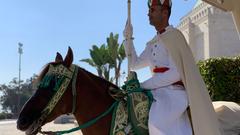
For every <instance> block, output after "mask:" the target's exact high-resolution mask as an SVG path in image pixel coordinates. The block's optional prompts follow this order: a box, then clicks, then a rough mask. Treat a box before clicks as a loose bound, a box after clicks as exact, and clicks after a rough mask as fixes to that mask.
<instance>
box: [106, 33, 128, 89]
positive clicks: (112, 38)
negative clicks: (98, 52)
mask: <svg viewBox="0 0 240 135" xmlns="http://www.w3.org/2000/svg"><path fill="white" fill-rule="evenodd" d="M118 37H119V35H118V34H116V35H114V34H113V33H110V35H109V37H108V38H107V46H108V53H109V56H110V59H111V60H110V62H111V63H110V64H111V65H113V67H114V73H115V74H114V79H115V84H116V85H118V84H119V78H120V71H121V65H122V62H123V60H124V59H125V58H126V54H125V50H124V46H123V43H122V44H121V45H120V44H119V43H118Z"/></svg>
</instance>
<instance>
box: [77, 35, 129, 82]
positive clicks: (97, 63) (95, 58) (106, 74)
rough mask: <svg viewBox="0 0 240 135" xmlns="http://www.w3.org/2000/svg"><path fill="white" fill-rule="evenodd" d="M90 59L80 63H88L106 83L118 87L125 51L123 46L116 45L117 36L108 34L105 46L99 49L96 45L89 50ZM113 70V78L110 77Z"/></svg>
mask: <svg viewBox="0 0 240 135" xmlns="http://www.w3.org/2000/svg"><path fill="white" fill-rule="evenodd" d="M90 56H91V58H87V59H82V60H80V61H82V62H86V63H88V64H89V65H90V66H93V67H95V68H96V70H97V72H98V75H99V76H100V77H102V78H105V79H106V80H108V81H111V82H113V80H115V84H116V85H118V83H119V77H120V71H121V64H122V62H123V60H124V59H125V57H126V55H125V50H124V46H123V44H121V45H119V43H118V34H116V35H114V34H113V33H110V36H109V37H108V38H107V45H105V44H102V45H101V46H100V47H97V46H96V45H93V46H92V49H90ZM113 68H114V77H110V71H111V69H113Z"/></svg>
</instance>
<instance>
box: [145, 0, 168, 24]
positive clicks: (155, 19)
mask: <svg viewBox="0 0 240 135" xmlns="http://www.w3.org/2000/svg"><path fill="white" fill-rule="evenodd" d="M148 16H149V21H150V24H151V25H153V26H155V27H162V26H164V25H165V23H166V22H168V18H169V17H168V8H167V7H165V6H160V5H156V6H152V7H150V8H149V12H148Z"/></svg>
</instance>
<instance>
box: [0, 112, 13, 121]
mask: <svg viewBox="0 0 240 135" xmlns="http://www.w3.org/2000/svg"><path fill="white" fill-rule="evenodd" d="M12 117H13V114H11V113H5V112H2V113H0V120H3V119H12Z"/></svg>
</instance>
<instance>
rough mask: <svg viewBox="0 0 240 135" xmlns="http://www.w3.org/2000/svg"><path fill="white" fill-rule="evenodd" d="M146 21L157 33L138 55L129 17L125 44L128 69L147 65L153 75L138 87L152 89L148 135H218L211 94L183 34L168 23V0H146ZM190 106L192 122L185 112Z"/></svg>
mask: <svg viewBox="0 0 240 135" xmlns="http://www.w3.org/2000/svg"><path fill="white" fill-rule="evenodd" d="M148 4H149V13H148V16H149V21H150V24H151V25H152V26H154V28H155V29H156V32H157V35H156V36H154V38H153V39H152V40H150V41H149V42H148V43H147V45H146V47H145V49H144V51H143V52H142V53H141V55H140V56H139V57H138V56H137V54H136V51H135V48H134V46H133V38H132V35H133V32H132V31H133V28H132V25H131V23H130V21H129V20H128V21H127V23H126V27H125V30H124V37H125V41H124V45H125V51H126V55H127V57H128V61H129V66H130V69H131V70H137V69H139V68H143V67H146V66H149V67H150V69H151V72H152V77H151V78H150V79H148V80H146V81H144V82H142V83H140V86H141V88H144V89H151V90H152V91H151V92H152V94H153V97H154V99H155V102H153V103H152V106H151V109H150V113H149V122H148V126H149V133H150V135H192V134H195V135H220V134H221V133H220V128H219V124H218V121H217V117H216V114H215V112H214V109H213V106H212V103H211V99H210V96H209V94H208V92H207V90H206V86H205V84H204V82H203V80H202V78H201V76H200V73H199V70H198V68H197V66H196V64H195V61H194V58H193V55H192V53H191V50H190V48H189V46H188V45H187V42H186V40H185V38H184V36H183V34H182V33H181V32H180V31H179V30H177V29H175V28H173V26H171V25H169V17H170V15H171V7H172V2H171V0H149V2H148ZM188 107H189V108H190V116H191V123H190V120H189V116H188V115H187V111H186V110H187V108H188Z"/></svg>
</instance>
